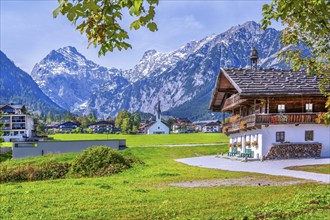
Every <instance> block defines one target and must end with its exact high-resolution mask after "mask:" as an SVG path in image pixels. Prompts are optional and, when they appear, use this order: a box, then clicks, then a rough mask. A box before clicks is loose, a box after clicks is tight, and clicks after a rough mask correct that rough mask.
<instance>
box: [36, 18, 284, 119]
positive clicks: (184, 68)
mask: <svg viewBox="0 0 330 220" xmlns="http://www.w3.org/2000/svg"><path fill="white" fill-rule="evenodd" d="M280 37H281V32H280V31H277V30H275V29H272V28H269V29H266V30H264V31H262V30H261V27H260V25H259V24H257V23H256V22H253V21H249V22H246V23H244V24H242V25H238V26H235V27H232V28H230V29H229V30H228V31H226V32H224V33H222V34H217V35H216V34H214V35H211V36H208V37H205V38H204V39H201V40H199V41H191V42H188V43H187V44H186V45H184V46H182V47H180V48H178V49H177V50H174V51H171V52H158V51H156V50H149V51H146V52H145V53H144V55H143V57H142V58H141V60H140V62H139V63H138V64H136V65H135V66H134V67H133V68H132V69H129V70H121V69H116V68H106V67H102V66H100V65H98V64H95V63H94V62H92V61H90V60H88V59H86V58H85V57H84V56H83V55H82V54H81V53H79V52H78V51H77V50H76V49H75V48H74V47H71V46H68V47H64V48H60V49H58V50H53V51H51V52H50V53H49V54H48V55H47V56H46V57H45V58H44V59H42V60H41V61H40V62H39V63H37V64H36V65H35V66H34V68H33V70H32V72H31V74H30V75H31V76H32V78H33V79H34V80H35V82H36V83H37V84H38V85H39V87H40V88H41V90H42V91H43V92H44V93H45V94H46V95H47V96H48V97H49V98H50V99H51V100H52V101H53V102H55V103H56V104H57V105H59V106H60V107H61V108H63V109H66V110H69V111H71V112H73V113H77V114H89V113H91V112H93V113H94V114H95V115H97V116H98V117H100V118H106V117H108V116H115V115H116V114H117V113H118V112H119V111H120V110H121V109H127V110H129V111H132V112H135V111H142V112H148V113H153V112H154V106H155V105H156V103H157V102H158V100H160V101H161V105H162V111H163V112H164V111H165V114H168V115H172V116H176V117H188V118H190V119H192V120H195V119H206V118H212V117H214V115H213V114H212V113H211V112H209V111H208V110H207V105H208V102H209V99H210V97H211V92H212V89H213V87H214V83H215V80H216V77H217V74H218V72H219V69H220V67H222V68H244V67H248V66H249V63H250V59H249V55H250V51H251V48H252V47H256V49H257V50H258V52H259V57H260V60H259V66H260V67H263V68H286V66H285V65H284V64H283V63H282V62H279V61H278V60H277V58H276V55H277V54H278V53H279V52H280V51H281V50H283V49H285V48H283V46H282V44H281V42H280ZM217 117H218V116H217Z"/></svg>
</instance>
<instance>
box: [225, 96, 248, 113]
mask: <svg viewBox="0 0 330 220" xmlns="http://www.w3.org/2000/svg"><path fill="white" fill-rule="evenodd" d="M245 101H246V99H241V96H240V95H239V94H235V95H232V96H231V97H229V98H228V99H226V101H225V103H224V105H223V109H226V108H228V107H230V106H234V105H236V104H238V103H242V102H245Z"/></svg>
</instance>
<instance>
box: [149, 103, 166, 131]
mask: <svg viewBox="0 0 330 220" xmlns="http://www.w3.org/2000/svg"><path fill="white" fill-rule="evenodd" d="M161 113H162V112H161V110H160V101H158V105H157V111H156V121H154V122H151V123H150V124H148V125H147V126H146V127H145V133H146V134H169V133H170V128H169V127H168V126H167V125H166V124H165V123H163V122H162V120H161V119H162V115H161Z"/></svg>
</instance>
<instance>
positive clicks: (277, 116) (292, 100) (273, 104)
mask: <svg viewBox="0 0 330 220" xmlns="http://www.w3.org/2000/svg"><path fill="white" fill-rule="evenodd" d="M325 102H326V98H325V97H324V96H323V95H322V94H321V93H320V91H319V86H318V77H317V76H310V75H308V74H307V73H306V72H300V71H299V72H293V71H283V70H275V69H271V70H257V69H256V68H255V69H253V68H251V69H220V73H219V75H218V78H217V81H216V84H215V87H214V91H213V94H212V97H211V102H210V105H209V109H211V110H212V111H213V112H228V113H230V114H231V115H232V117H230V118H227V119H226V120H225V121H224V123H223V132H224V133H226V134H227V135H229V136H230V143H229V147H230V153H229V155H235V156H248V157H252V158H258V159H286V158H308V157H320V156H321V157H330V126H329V127H326V126H325V125H324V124H322V121H321V123H317V122H318V120H317V118H318V115H319V114H320V113H322V112H325V111H326V109H325Z"/></svg>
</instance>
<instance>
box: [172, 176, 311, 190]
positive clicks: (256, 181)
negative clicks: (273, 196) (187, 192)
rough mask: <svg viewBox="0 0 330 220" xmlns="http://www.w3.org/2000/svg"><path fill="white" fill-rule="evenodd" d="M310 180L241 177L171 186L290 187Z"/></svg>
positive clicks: (173, 184)
mask: <svg viewBox="0 0 330 220" xmlns="http://www.w3.org/2000/svg"><path fill="white" fill-rule="evenodd" d="M308 182H310V181H308V180H301V179H292V180H290V179H289V180H288V179H287V178H285V179H271V178H265V177H258V178H257V177H241V178H230V179H215V180H200V181H189V182H178V183H170V184H169V185H170V186H179V187H187V188H195V187H214V186H289V185H296V184H302V183H308Z"/></svg>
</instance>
